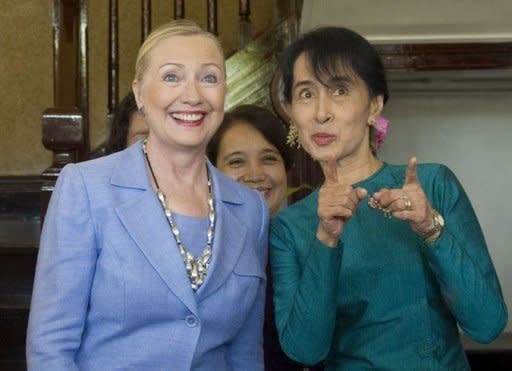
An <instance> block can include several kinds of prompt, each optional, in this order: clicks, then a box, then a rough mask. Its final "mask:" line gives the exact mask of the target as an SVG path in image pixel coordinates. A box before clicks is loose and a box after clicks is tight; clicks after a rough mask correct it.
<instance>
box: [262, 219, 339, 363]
mask: <svg viewBox="0 0 512 371" xmlns="http://www.w3.org/2000/svg"><path fill="white" fill-rule="evenodd" d="M284 215H286V216H283V214H281V216H278V217H276V218H275V219H274V220H273V221H272V225H271V231H270V241H271V256H270V257H271V259H270V261H271V267H272V280H273V282H272V283H273V285H274V306H275V320H276V328H277V332H278V335H279V342H280V343H281V347H282V348H283V351H284V352H285V353H286V354H287V355H288V356H289V357H290V358H292V359H294V360H296V361H298V362H301V363H304V364H308V365H313V364H317V363H319V362H321V361H322V360H324V359H325V357H326V356H327V354H328V352H329V350H330V347H331V343H332V338H333V335H334V329H335V322H336V299H337V296H338V282H339V274H340V267H341V259H342V254H343V243H342V242H341V239H340V241H339V242H338V246H337V248H329V247H326V246H324V245H323V244H322V243H321V242H320V241H319V240H318V239H317V238H316V234H315V233H314V230H316V224H315V223H313V224H315V225H309V226H304V225H298V221H297V220H298V219H303V220H310V219H311V218H308V217H306V216H303V217H302V218H298V217H297V218H293V213H292V212H288V213H285V214H284Z"/></svg>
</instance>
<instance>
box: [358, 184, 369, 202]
mask: <svg viewBox="0 0 512 371" xmlns="http://www.w3.org/2000/svg"><path fill="white" fill-rule="evenodd" d="M356 195H357V198H358V199H359V201H361V200H362V199H363V198H365V197H366V196H367V195H368V191H367V190H366V189H364V188H361V187H357V188H356Z"/></svg>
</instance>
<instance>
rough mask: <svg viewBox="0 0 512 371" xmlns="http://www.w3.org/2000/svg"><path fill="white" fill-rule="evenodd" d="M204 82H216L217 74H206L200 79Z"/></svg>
mask: <svg viewBox="0 0 512 371" xmlns="http://www.w3.org/2000/svg"><path fill="white" fill-rule="evenodd" d="M202 80H203V81H204V82H207V83H209V84H216V83H217V81H218V79H217V76H215V75H213V74H209V75H206V76H205V77H203V79H202Z"/></svg>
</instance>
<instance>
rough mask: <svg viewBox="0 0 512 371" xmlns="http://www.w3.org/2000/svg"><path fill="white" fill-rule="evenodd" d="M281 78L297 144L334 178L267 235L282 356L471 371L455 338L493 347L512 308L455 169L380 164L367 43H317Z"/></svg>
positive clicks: (354, 366) (309, 40)
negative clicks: (461, 334) (465, 336)
mask: <svg viewBox="0 0 512 371" xmlns="http://www.w3.org/2000/svg"><path fill="white" fill-rule="evenodd" d="M281 74H282V78H283V86H284V98H285V108H286V110H287V112H288V114H289V116H290V118H291V122H292V130H291V135H290V139H292V140H293V139H294V135H295V136H296V139H298V141H299V143H300V144H301V146H302V147H303V148H304V149H305V151H306V152H307V153H308V154H309V155H311V157H312V158H313V159H315V160H316V161H318V162H319V164H320V165H321V167H322V171H323V173H324V176H325V181H324V183H323V184H322V186H321V187H320V188H319V189H318V190H317V191H315V192H313V193H312V194H311V195H310V196H308V197H307V198H305V199H303V200H301V201H300V202H298V203H296V204H294V205H292V206H290V207H289V208H288V209H286V210H285V211H283V212H282V213H280V214H279V215H278V216H277V217H275V218H274V219H273V222H272V226H271V244H272V248H271V263H272V273H273V277H274V281H273V282H274V303H275V310H276V326H277V329H278V333H279V339H280V342H281V345H282V347H283V349H284V351H285V352H286V353H287V354H288V355H289V356H290V357H291V358H293V359H296V360H298V361H300V362H303V363H309V364H313V363H317V362H319V361H321V360H324V359H325V365H326V370H360V369H381V370H383V369H386V370H422V371H423V370H468V369H469V365H468V362H467V359H466V356H465V353H464V349H463V347H462V344H461V342H460V339H459V330H458V327H460V328H461V329H462V330H463V331H464V332H466V333H467V334H468V335H469V336H470V337H471V338H472V339H474V340H475V341H478V342H483V343H487V342H490V341H492V340H493V339H494V338H496V337H497V336H498V335H499V334H500V333H501V331H502V330H503V328H504V327H505V325H506V323H507V309H506V305H505V303H504V300H503V296H502V293H501V289H500V285H499V282H498V278H497V276H496V272H495V270H494V267H493V264H492V262H491V259H490V257H489V253H488V250H487V246H486V243H485V240H484V237H483V234H482V231H481V228H480V226H479V223H478V220H477V218H476V215H475V213H474V211H473V208H472V206H471V203H470V201H469V199H468V198H467V196H466V194H465V192H464V190H463V188H462V186H461V185H460V183H459V182H458V180H457V179H456V177H455V175H454V174H453V173H452V172H451V171H450V170H449V169H448V168H447V167H446V166H443V165H439V164H425V165H417V164H416V159H415V158H411V159H410V160H409V163H408V165H402V166H395V165H389V164H386V163H383V162H382V161H380V160H379V159H378V158H377V157H376V156H375V149H376V145H378V144H379V141H380V140H381V139H382V138H381V134H382V128H381V127H380V126H381V123H382V118H381V117H380V114H381V111H382V108H383V106H384V104H385V102H386V100H387V97H388V90H387V83H386V78H385V73H384V69H383V66H382V62H381V60H380V59H379V56H378V54H377V53H376V52H375V50H374V49H373V48H372V47H371V45H370V44H369V43H368V42H367V41H366V40H365V39H364V38H363V37H361V36H360V35H358V34H356V33H355V32H353V31H350V30H347V29H344V28H338V27H326V28H320V29H317V30H314V31H311V32H308V33H306V34H304V35H303V36H301V37H300V38H299V39H298V40H297V41H295V42H294V43H293V44H292V45H290V46H289V47H288V48H287V49H286V50H285V51H284V53H283V56H282V61H281ZM384 131H385V130H384ZM375 138H376V139H375Z"/></svg>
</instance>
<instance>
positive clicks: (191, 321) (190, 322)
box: [185, 315, 199, 327]
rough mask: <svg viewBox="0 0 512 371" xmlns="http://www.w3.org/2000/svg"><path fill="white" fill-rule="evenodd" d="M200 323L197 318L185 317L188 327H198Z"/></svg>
mask: <svg viewBox="0 0 512 371" xmlns="http://www.w3.org/2000/svg"><path fill="white" fill-rule="evenodd" d="M198 322H199V321H198V319H197V318H196V316H193V315H189V316H186V317H185V323H186V324H187V326H188V327H196V326H197V324H198Z"/></svg>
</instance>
